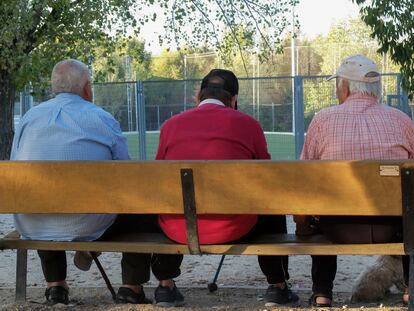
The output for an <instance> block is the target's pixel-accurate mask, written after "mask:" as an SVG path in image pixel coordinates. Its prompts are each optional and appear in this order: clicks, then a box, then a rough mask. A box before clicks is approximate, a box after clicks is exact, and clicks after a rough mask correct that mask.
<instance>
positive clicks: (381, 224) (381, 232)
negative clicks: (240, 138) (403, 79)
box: [295, 55, 414, 307]
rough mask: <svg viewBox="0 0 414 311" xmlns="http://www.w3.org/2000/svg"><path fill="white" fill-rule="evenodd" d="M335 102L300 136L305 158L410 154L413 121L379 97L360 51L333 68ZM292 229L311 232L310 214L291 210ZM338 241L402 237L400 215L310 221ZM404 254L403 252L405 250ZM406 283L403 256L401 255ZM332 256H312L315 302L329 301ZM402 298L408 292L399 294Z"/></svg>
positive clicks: (375, 74)
mask: <svg viewBox="0 0 414 311" xmlns="http://www.w3.org/2000/svg"><path fill="white" fill-rule="evenodd" d="M333 78H336V94H337V98H338V101H339V106H334V107H330V108H326V109H322V110H321V111H320V112H319V113H318V114H316V115H315V117H314V118H313V120H312V122H311V124H310V125H309V129H308V132H307V135H306V139H305V145H304V147H303V151H302V156H301V158H302V159H304V160H365V159H376V160H392V159H394V160H395V159H412V158H414V124H413V122H412V121H411V119H410V118H409V117H408V116H407V115H405V114H404V113H402V112H401V111H399V110H397V109H394V108H391V107H388V106H386V105H383V104H381V103H380V100H381V76H380V74H379V71H378V68H377V66H376V64H375V63H374V62H373V61H372V60H370V59H368V58H367V57H365V56H362V55H354V56H351V57H349V58H347V59H345V60H344V61H343V63H342V64H341V66H340V67H339V69H338V71H337V73H336V74H335V75H333V76H332V77H330V79H333ZM295 221H296V225H297V234H310V233H311V222H312V220H311V219H310V218H309V217H305V216H296V217H295ZM315 224H316V225H317V226H318V227H319V228H320V229H321V231H322V232H323V233H324V234H325V235H327V237H328V238H330V239H331V240H332V241H334V242H337V243H384V242H394V241H398V240H401V234H402V233H401V230H402V228H401V227H402V224H401V218H399V217H376V218H373V217H320V218H319V221H317V222H316V223H315ZM405 257H407V256H405ZM403 261H404V269H405V277H406V283H407V284H408V269H407V267H408V258H404V259H403ZM336 268H337V267H336V256H313V257H312V281H313V295H312V297H311V300H310V303H311V304H312V305H314V306H320V307H323V306H330V305H331V303H332V289H333V281H334V279H335V274H336ZM403 299H404V301H407V299H408V297H407V295H404V297H403Z"/></svg>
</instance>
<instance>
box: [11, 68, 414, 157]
mask: <svg viewBox="0 0 414 311" xmlns="http://www.w3.org/2000/svg"><path fill="white" fill-rule="evenodd" d="M326 78H327V76H297V77H289V76H285V77H263V78H240V79H239V84H240V87H239V97H238V108H239V110H240V111H243V112H245V113H247V114H249V115H251V116H253V117H254V118H256V119H257V120H258V121H259V122H260V123H261V125H262V127H263V130H264V131H265V135H266V139H267V143H268V148H269V152H270V153H271V155H272V158H273V159H281V160H289V159H295V158H297V157H298V155H299V153H300V150H301V148H302V144H303V139H304V134H305V132H306V129H307V127H308V125H309V123H310V121H311V120H312V118H313V116H314V115H315V114H316V113H317V112H318V111H319V110H321V109H322V108H325V107H329V106H331V105H336V103H337V100H336V95H335V80H333V81H327V80H326ZM382 81H383V102H384V103H387V104H388V105H391V106H393V107H396V108H398V109H400V110H402V111H404V112H406V113H407V114H410V115H411V111H410V109H409V105H408V98H407V96H406V95H405V94H404V93H403V92H402V90H401V87H400V76H399V75H398V74H384V75H383V77H382ZM199 87H200V80H180V81H172V80H162V81H137V82H124V83H104V84H95V85H94V87H93V91H94V102H95V104H97V105H99V106H101V107H102V108H103V109H105V110H106V111H108V112H110V113H111V114H112V115H114V116H115V118H116V119H117V120H118V121H119V123H120V125H121V128H122V131H123V132H124V134H125V136H126V137H127V139H128V146H129V151H130V155H131V157H132V158H133V159H149V160H151V159H154V158H155V154H156V150H157V146H158V139H159V129H160V127H161V126H162V124H163V123H164V122H165V121H166V120H167V119H169V118H171V117H172V116H173V115H176V114H178V113H181V112H183V111H185V110H187V109H191V108H193V107H195V105H196V95H197V92H198V90H199ZM25 94H28V92H27V90H26V93H23V95H22V96H21V100H20V103H19V104H18V105H16V107H20V110H19V109H18V108H16V110H15V115H16V118H17V119H18V117H19V116H21V115H22V114H24V112H25V111H26V110H27V108H28V107H26V106H30V105H36V104H37V103H39V102H41V101H43V100H45V99H47V98H48V94H49V93H48V92H47V91H44V92H41V93H39V92H35V94H36V96H34V97H32V96H25Z"/></svg>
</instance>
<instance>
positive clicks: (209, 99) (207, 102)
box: [198, 98, 225, 107]
mask: <svg viewBox="0 0 414 311" xmlns="http://www.w3.org/2000/svg"><path fill="white" fill-rule="evenodd" d="M205 104H214V105H219V106H225V105H224V104H223V102H222V101H221V100H218V99H213V98H207V99H205V100H203V101H202V102H201V103H199V104H198V106H199V107H200V106H201V105H205Z"/></svg>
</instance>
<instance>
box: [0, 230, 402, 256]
mask: <svg viewBox="0 0 414 311" xmlns="http://www.w3.org/2000/svg"><path fill="white" fill-rule="evenodd" d="M0 246H1V247H0V248H2V249H15V248H19V249H41V250H79V251H99V252H136V253H161V254H189V252H188V248H187V246H186V245H181V244H175V243H173V242H171V241H170V240H168V239H167V238H166V237H165V236H164V235H162V234H130V235H126V236H120V237H117V238H116V239H114V240H111V241H95V242H50V241H27V240H26V241H25V240H19V239H18V238H17V239H16V237H11V236H8V237H6V238H4V239H3V240H1V241H0ZM201 250H202V252H203V253H205V254H229V255H380V254H388V255H402V254H404V248H403V244H402V243H388V244H332V243H331V242H329V241H327V240H326V239H325V238H324V237H323V236H312V237H308V238H306V239H303V238H298V237H296V236H295V235H293V234H280V235H271V236H270V235H268V236H259V237H256V238H255V239H252V240H249V241H248V242H245V243H241V244H224V245H202V246H201Z"/></svg>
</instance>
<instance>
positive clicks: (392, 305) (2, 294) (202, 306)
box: [0, 287, 407, 311]
mask: <svg viewBox="0 0 414 311" xmlns="http://www.w3.org/2000/svg"><path fill="white" fill-rule="evenodd" d="M153 291H154V288H147V289H146V294H147V296H148V297H152V296H153ZM182 292H183V294H184V295H185V297H186V305H185V306H184V307H182V308H170V309H168V310H171V311H172V310H182V311H188V310H261V311H265V310H266V311H271V310H304V309H309V307H308V304H307V299H308V297H309V295H310V292H308V291H299V292H298V294H299V296H300V298H301V305H300V306H299V307H295V308H293V307H285V308H275V307H265V306H264V303H263V301H262V299H261V295H262V294H263V290H262V289H260V290H258V289H254V288H220V289H219V290H218V291H217V292H215V293H209V292H208V291H207V289H205V288H182ZM43 294H44V291H43V290H42V289H39V288H29V289H28V294H27V303H25V304H14V303H13V300H14V290H13V289H1V290H0V302H1V307H0V310H10V311H11V310H13V311H18V310H39V311H40V310H56V309H61V310H71V309H72V310H92V311H95V310H113V311H115V310H116V311H130V310H131V311H132V310H143V311H146V310H165V309H162V308H157V307H154V306H152V305H146V306H142V305H116V304H114V303H113V302H112V300H111V297H110V295H109V292H108V290H107V289H106V288H79V287H78V288H73V289H72V290H71V292H70V297H71V303H70V305H69V306H64V305H56V306H54V307H48V306H46V305H45V301H44V297H43ZM348 298H349V293H337V294H336V295H334V301H335V304H334V307H333V308H330V309H329V310H344V309H346V310H361V309H363V310H378V309H381V310H389V311H391V310H392V311H394V310H395V311H397V310H407V308H405V307H403V306H402V304H401V295H400V294H390V295H388V296H387V297H386V298H385V299H384V300H383V301H381V302H378V303H365V304H350V303H349V300H348ZM313 310H318V309H313ZM320 310H328V309H327V308H324V309H320Z"/></svg>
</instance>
